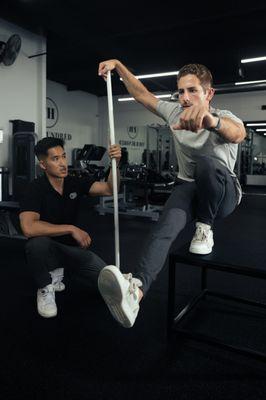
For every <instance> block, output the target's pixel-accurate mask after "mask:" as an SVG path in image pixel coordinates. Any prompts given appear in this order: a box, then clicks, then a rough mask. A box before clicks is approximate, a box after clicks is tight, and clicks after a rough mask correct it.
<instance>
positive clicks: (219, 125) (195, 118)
mask: <svg viewBox="0 0 266 400" xmlns="http://www.w3.org/2000/svg"><path fill="white" fill-rule="evenodd" d="M172 128H173V129H176V130H179V129H185V130H189V131H192V132H198V131H199V130H200V129H214V128H216V132H217V133H218V134H219V135H221V136H222V137H223V138H224V139H225V140H227V141H228V142H231V143H240V142H242V140H244V139H245V137H246V131H245V127H244V124H243V123H242V122H236V121H234V120H232V119H231V118H229V117H220V118H219V117H217V116H216V115H213V114H211V113H210V111H209V109H208V106H207V105H205V104H204V105H196V106H191V107H188V108H186V109H185V110H184V111H183V112H182V114H181V115H180V119H179V123H178V124H175V125H173V126H172Z"/></svg>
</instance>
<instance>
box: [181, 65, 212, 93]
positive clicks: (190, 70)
mask: <svg viewBox="0 0 266 400" xmlns="http://www.w3.org/2000/svg"><path fill="white" fill-rule="evenodd" d="M188 74H191V75H196V77H197V78H198V79H199V81H200V84H201V86H203V87H204V88H206V87H208V86H211V87H212V85H213V79H212V74H211V71H210V70H209V69H208V68H207V67H205V65H202V64H187V65H184V67H182V68H181V69H180V71H179V73H178V75H177V84H178V82H179V79H180V78H182V76H186V75H188Z"/></svg>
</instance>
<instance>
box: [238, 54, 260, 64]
mask: <svg viewBox="0 0 266 400" xmlns="http://www.w3.org/2000/svg"><path fill="white" fill-rule="evenodd" d="M257 61H266V56H264V57H255V58H244V59H243V60H241V63H242V64H245V63H250V62H257Z"/></svg>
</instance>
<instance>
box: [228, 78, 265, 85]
mask: <svg viewBox="0 0 266 400" xmlns="http://www.w3.org/2000/svg"><path fill="white" fill-rule="evenodd" d="M265 82H266V80H265V79H264V80H261V81H246V82H235V85H251V84H252V83H265Z"/></svg>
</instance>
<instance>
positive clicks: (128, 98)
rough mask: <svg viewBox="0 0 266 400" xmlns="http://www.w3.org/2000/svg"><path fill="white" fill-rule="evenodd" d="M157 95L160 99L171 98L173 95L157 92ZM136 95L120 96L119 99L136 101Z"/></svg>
mask: <svg viewBox="0 0 266 400" xmlns="http://www.w3.org/2000/svg"><path fill="white" fill-rule="evenodd" d="M154 96H155V97H157V98H158V99H164V98H167V97H168V98H169V97H171V96H172V95H171V94H158V95H157V94H155V95H154ZM134 100H135V99H134V97H120V99H118V101H134Z"/></svg>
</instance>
